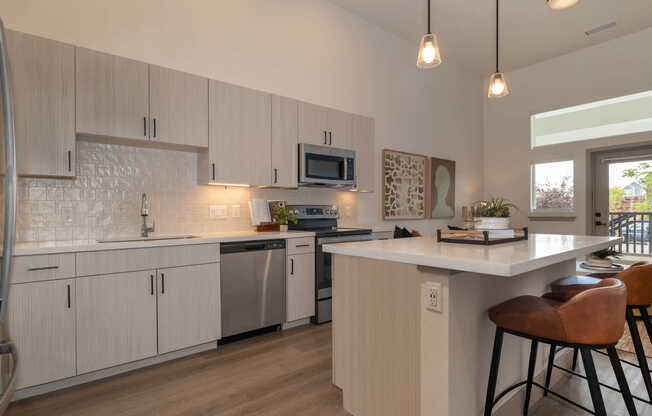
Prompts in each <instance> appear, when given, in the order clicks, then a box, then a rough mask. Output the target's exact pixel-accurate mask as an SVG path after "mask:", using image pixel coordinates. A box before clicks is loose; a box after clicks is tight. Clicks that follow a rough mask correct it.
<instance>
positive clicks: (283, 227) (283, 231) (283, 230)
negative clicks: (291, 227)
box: [280, 224, 288, 233]
mask: <svg viewBox="0 0 652 416" xmlns="http://www.w3.org/2000/svg"><path fill="white" fill-rule="evenodd" d="M280 227H281V232H282V233H286V232H287V231H288V225H287V224H281V225H280Z"/></svg>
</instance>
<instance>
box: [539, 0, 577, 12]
mask: <svg viewBox="0 0 652 416" xmlns="http://www.w3.org/2000/svg"><path fill="white" fill-rule="evenodd" d="M579 2H580V0H546V3H548V7H550V10H565V9H569V8H571V7H573V6H575V5H576V4H577V3H579Z"/></svg>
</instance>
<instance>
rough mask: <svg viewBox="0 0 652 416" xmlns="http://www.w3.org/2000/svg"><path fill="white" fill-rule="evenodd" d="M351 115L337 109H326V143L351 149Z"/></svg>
mask: <svg viewBox="0 0 652 416" xmlns="http://www.w3.org/2000/svg"><path fill="white" fill-rule="evenodd" d="M352 121H353V116H352V115H351V114H349V113H345V112H343V111H339V110H328V127H329V137H328V144H329V145H331V146H333V147H341V148H343V149H353V143H352V141H351V128H352Z"/></svg>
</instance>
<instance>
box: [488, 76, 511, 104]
mask: <svg viewBox="0 0 652 416" xmlns="http://www.w3.org/2000/svg"><path fill="white" fill-rule="evenodd" d="M507 94H509V88H507V81H506V80H505V74H503V73H502V72H495V73H494V74H492V75H491V78H490V79H489V93H488V97H489V98H500V97H504V96H506V95H507Z"/></svg>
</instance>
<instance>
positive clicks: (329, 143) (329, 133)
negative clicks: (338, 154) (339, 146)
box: [328, 131, 333, 146]
mask: <svg viewBox="0 0 652 416" xmlns="http://www.w3.org/2000/svg"><path fill="white" fill-rule="evenodd" d="M328 145H329V146H332V145H333V132H332V131H329V132H328Z"/></svg>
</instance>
